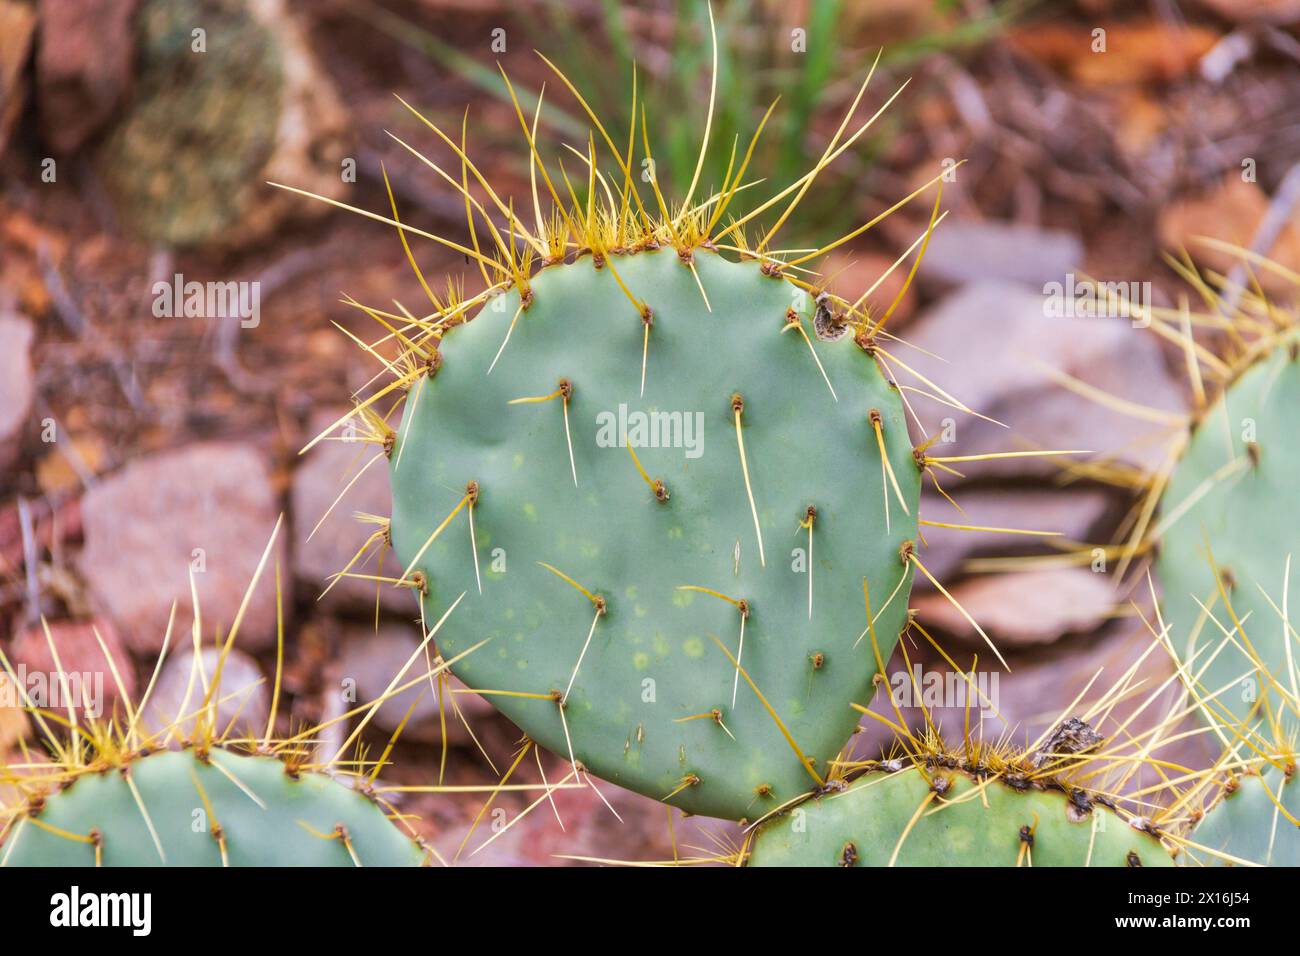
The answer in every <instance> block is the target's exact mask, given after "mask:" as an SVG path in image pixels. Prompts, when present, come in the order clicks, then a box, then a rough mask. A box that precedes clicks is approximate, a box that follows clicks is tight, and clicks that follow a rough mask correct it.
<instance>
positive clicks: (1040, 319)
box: [888, 282, 1186, 481]
mask: <svg viewBox="0 0 1300 956" xmlns="http://www.w3.org/2000/svg"><path fill="white" fill-rule="evenodd" d="M906 338H907V341H908V342H910V343H911V344H912V345H914V346H916V348H915V349H913V348H907V347H906V346H902V345H898V344H895V345H893V346H888V348H889V349H890V351H891V352H894V353H895V354H897V355H898V357H899V358H900V359H902V361H904V362H906V363H907V364H908V365H910V366H912V367H913V368H915V369H916V370H918V371H919V372H921V373H922V374H923V375H925V376H926V377H927V378H929V379H930V380H931V381H933V382H935V383H937V384H938V385H940V386H941V387H943V388H944V389H945V390H946V391H947V392H948V393H949V394H951V395H953V396H955V397H956V398H957V399H959V400H960V401H962V402H964V403H965V404H966V405H967V406H969V407H970V408H972V409H974V410H975V411H977V412H979V413H981V414H983V415H987V416H989V417H991V418H993V419H996V420H997V421H999V422H1002V423H1004V424H1005V425H1006V426H1008V427H1007V428H1003V427H1000V426H999V425H995V424H993V423H991V422H987V421H984V420H982V419H978V418H975V417H973V416H971V415H967V414H965V413H963V412H960V411H957V410H956V409H953V408H949V407H947V406H944V405H940V404H939V403H937V402H934V401H931V400H930V399H928V398H925V397H924V396H919V395H916V394H915V393H912V394H911V395H910V400H911V402H912V406H913V407H914V408H915V409H916V411H917V413H918V415H919V417H920V419H921V421H922V423H923V424H924V426H925V430H926V434H927V435H930V436H933V435H936V434H939V433H940V432H942V431H944V429H945V420H950V421H951V423H952V425H953V426H955V436H953V437H955V441H952V442H950V443H943V442H941V443H940V444H938V445H936V446H934V449H933V450H932V451H931V454H932V455H936V456H939V455H970V454H980V453H983V452H996V451H1032V450H1046V449H1081V450H1085V451H1092V452H1095V453H1097V454H1095V455H1094V456H1092V457H1094V458H1096V457H1100V456H1101V453H1103V452H1104V453H1105V454H1106V455H1109V456H1113V457H1114V458H1115V459H1117V460H1119V461H1121V462H1125V463H1128V464H1132V465H1138V466H1140V467H1142V468H1145V469H1153V468H1155V467H1156V466H1158V465H1159V464H1160V463H1161V462H1162V461H1163V460H1164V456H1165V453H1166V451H1165V450H1166V448H1167V446H1168V439H1169V437H1170V436H1171V435H1172V431H1171V428H1170V426H1169V425H1166V424H1163V423H1160V422H1155V421H1149V420H1144V419H1140V418H1135V417H1133V416H1131V415H1128V414H1125V413H1123V412H1120V411H1117V410H1113V409H1111V408H1107V407H1105V406H1103V405H1102V404H1100V403H1098V402H1097V401H1095V400H1093V399H1090V398H1085V397H1084V396H1082V395H1080V394H1078V393H1077V392H1075V391H1071V390H1070V389H1069V388H1067V387H1065V386H1064V385H1062V384H1060V383H1059V381H1058V379H1057V378H1055V377H1054V376H1053V372H1056V373H1065V374H1068V375H1070V376H1073V377H1074V378H1077V379H1080V380H1082V381H1084V382H1085V383H1087V384H1088V385H1091V386H1092V387H1093V388H1095V389H1098V390H1099V391H1100V392H1102V393H1105V394H1107V395H1110V396H1114V397H1118V398H1121V399H1125V400H1127V401H1129V402H1133V403H1136V404H1139V405H1145V406H1149V407H1151V408H1154V409H1157V410H1160V411H1164V412H1172V413H1175V414H1183V413H1184V412H1185V411H1186V396H1185V392H1184V390H1183V388H1182V386H1181V384H1180V383H1179V382H1178V381H1177V380H1176V379H1175V378H1174V377H1173V376H1172V375H1171V374H1170V372H1169V371H1168V369H1167V368H1166V367H1165V362H1164V358H1163V356H1162V354H1161V351H1160V345H1159V342H1158V340H1157V338H1156V336H1155V335H1153V334H1152V333H1151V332H1150V331H1149V330H1145V329H1139V328H1134V327H1133V325H1132V323H1131V321H1130V320H1128V319H1124V318H1079V317H1060V316H1049V314H1048V310H1047V308H1046V306H1045V297H1044V295H1043V294H1042V292H1041V290H1039V291H1030V290H1028V289H1026V288H1024V287H1022V286H1018V285H1014V284H1012V283H1007V282H980V283H976V284H974V285H969V286H966V287H965V288H963V289H960V290H958V291H956V292H954V293H952V294H951V295H949V296H947V297H946V298H944V299H943V300H942V301H940V302H938V303H937V304H936V305H934V306H933V307H931V308H930V309H929V310H928V311H927V312H926V314H925V315H923V316H921V317H920V318H918V319H917V320H916V321H915V323H914V324H913V325H912V326H911V327H910V328H909V329H908V335H907V337H906ZM927 351H928V352H931V353H934V354H935V355H937V356H941V358H935V357H933V356H932V355H927V354H925V352H927ZM945 358H946V359H947V361H945V360H944V359H945ZM896 373H897V374H898V376H899V378H900V379H901V380H902V381H903V382H904V383H908V382H910V381H911V379H910V376H908V375H907V373H905V372H903V371H901V370H896ZM915 384H917V386H918V387H921V388H926V386H924V385H923V384H921V383H915ZM1070 460H1072V461H1073V460H1078V461H1086V460H1088V456H1072V458H1071V459H1070ZM954 467H956V468H957V469H958V470H959V471H961V472H962V473H963V474H965V475H967V476H968V477H976V476H979V477H984V476H1007V475H1019V476H1026V475H1028V476H1051V475H1055V474H1059V473H1060V466H1059V464H1057V463H1054V462H1053V461H1052V460H1051V459H1048V458H1013V459H1002V460H996V461H983V462H963V463H961V464H957V465H955V466H954ZM950 481H951V479H950Z"/></svg>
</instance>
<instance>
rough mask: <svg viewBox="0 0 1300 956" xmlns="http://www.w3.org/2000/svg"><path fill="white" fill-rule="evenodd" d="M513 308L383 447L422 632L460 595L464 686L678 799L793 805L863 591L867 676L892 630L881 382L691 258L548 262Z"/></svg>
mask: <svg viewBox="0 0 1300 956" xmlns="http://www.w3.org/2000/svg"><path fill="white" fill-rule="evenodd" d="M615 270H617V272H615ZM620 286H623V287H626V288H627V289H628V290H630V291H631V292H632V294H633V295H634V296H636V297H637V298H639V299H641V300H642V301H643V302H644V304H645V307H646V310H645V313H644V317H643V316H642V315H638V313H637V312H636V311H635V310H634V309H632V308H631V306H630V305H629V302H628V299H627V297H626V296H625V293H624V291H623V288H621V287H620ZM525 302H526V306H525V308H523V310H522V312H519V314H518V318H517V321H514V323H513V325H514V327H513V329H512V328H511V326H512V317H513V316H515V314H516V312H517V311H518V310H519V308H520V297H519V293H518V292H517V290H514V289H512V290H510V291H507V292H504V293H502V294H501V296H500V297H499V299H498V300H496V301H494V302H493V303H489V304H488V305H487V306H485V307H484V308H483V310H482V311H481V312H480V313H479V314H478V316H477V317H475V318H474V319H473V320H472V321H470V322H468V323H466V324H464V325H462V326H456V327H454V328H452V329H450V331H449V332H448V334H447V335H446V337H445V339H444V340H443V341H442V343H441V346H440V349H439V364H438V368H437V371H436V376H434V377H431V378H430V379H429V380H428V381H427V382H426V383H425V384H424V387H423V389H422V393H421V394H420V397H419V400H418V403H417V402H411V403H409V404H408V406H407V411H406V413H405V418H404V419H403V421H402V423H401V425H400V427H399V428H398V430H397V436H396V439H395V446H394V447H393V449H392V455H391V459H390V474H391V478H392V486H393V503H394V504H393V519H392V541H393V546H394V549H395V550H396V553H397V556H398V559H399V561H400V562H401V564H402V566H403V567H404V568H406V569H407V572H408V573H409V574H410V575H413V576H414V575H419V576H420V578H419V580H420V581H421V583H422V586H423V590H424V593H423V596H422V601H423V605H424V616H425V618H426V620H427V621H430V622H431V621H435V620H437V619H439V618H440V617H442V616H443V615H444V613H445V612H446V611H447V609H448V608H449V606H450V605H451V604H452V603H453V602H454V601H456V600H457V598H458V597H459V596H461V595H464V596H465V597H464V600H463V604H462V606H460V607H459V608H458V609H457V610H456V612H455V613H454V614H452V615H451V616H450V617H449V618H448V620H447V621H446V622H445V623H444V624H443V625H442V626H441V627H440V629H439V631H438V635H437V641H438V646H439V650H440V651H441V653H442V654H443V655H444V657H448V658H451V657H452V656H453V655H458V654H461V653H462V652H464V651H466V650H467V649H469V648H470V647H471V646H473V645H475V644H477V643H478V642H480V641H482V640H484V639H488V640H490V642H491V643H489V644H488V645H486V646H484V647H482V648H481V649H480V650H478V651H476V652H475V653H472V654H469V655H468V656H466V657H465V658H464V659H463V661H461V662H459V663H457V664H455V665H454V666H453V669H454V670H456V672H457V673H458V675H459V676H460V677H461V679H462V680H464V681H465V682H466V683H468V684H469V685H470V686H471V687H476V688H485V689H488V690H490V691H501V692H503V693H499V694H495V695H493V696H491V698H490V699H492V700H493V701H494V703H496V704H497V706H498V707H500V709H501V710H502V711H504V712H505V713H506V714H507V715H508V716H509V717H510V718H511V719H513V720H514V721H515V722H517V723H518V724H519V726H520V727H522V728H523V729H524V730H525V732H526V733H527V734H528V735H529V736H530V737H532V738H533V739H535V740H537V741H538V742H539V743H541V744H542V745H544V746H546V747H548V748H550V749H551V750H553V751H555V752H558V753H562V754H563V753H571V754H572V755H573V757H574V758H576V760H577V761H579V762H580V763H581V764H583V765H585V766H586V767H587V768H588V769H589V770H591V772H593V773H595V774H597V775H598V776H601V777H604V778H605V779H608V780H611V781H613V782H615V783H618V784H621V785H623V786H626V787H629V788H630V789H633V790H637V791H640V792H642V793H645V794H648V795H650V796H653V797H656V798H664V797H668V796H669V795H671V799H670V801H669V802H671V803H673V804H674V805H676V806H679V807H681V808H682V809H684V810H687V811H690V812H693V813H702V814H707V815H712V816H722V817H731V818H740V817H744V816H747V815H757V814H759V813H762V812H764V811H765V810H767V809H770V808H771V807H773V806H776V805H777V803H779V802H780V801H782V800H785V799H788V798H790V797H793V796H795V795H796V794H798V793H801V792H803V791H805V790H807V789H808V787H809V786H810V785H813V784H814V782H815V781H814V776H816V775H820V774H824V773H825V772H826V762H827V761H828V760H830V759H831V758H833V757H834V756H835V754H836V753H837V752H838V750H839V749H840V747H841V746H842V745H843V744H844V742H845V741H846V740H847V739H848V737H849V736H850V734H851V733H852V731H853V728H854V726H855V725H856V723H857V721H858V715H857V713H856V712H855V711H853V710H852V709H851V708H850V707H849V703H850V702H851V701H865V700H868V699H869V698H870V697H871V694H872V676H873V674H874V673H875V672H876V660H875V657H874V654H873V650H872V646H871V643H870V640H869V637H870V636H869V635H867V636H864V634H865V632H866V631H867V627H866V613H865V608H864V600H863V582H864V579H865V581H866V583H867V586H868V590H869V594H870V596H871V599H872V601H873V603H874V605H875V607H874V613H875V614H876V615H877V617H876V620H875V633H876V635H877V636H878V640H879V651H880V654H881V655H882V657H883V659H888V657H889V655H890V653H891V651H892V650H893V647H894V644H895V642H896V640H897V635H898V633H899V630H900V628H901V627H902V625H903V622H904V618H905V614H906V609H907V595H908V590H909V586H910V580H911V568H910V566H909V560H908V559H909V548H910V544H909V542H910V541H911V540H912V539H914V538H915V535H916V512H917V507H916V506H917V500H918V496H919V484H920V469H919V468H918V465H917V462H916V460H915V459H914V457H913V453H912V445H911V442H910V440H909V438H908V434H907V428H906V424H905V422H904V409H903V404H902V402H901V400H900V397H899V393H898V391H897V389H896V388H895V387H894V386H893V384H892V383H891V382H889V381H887V380H886V378H885V376H884V375H883V374H882V373H881V370H880V368H879V367H878V366H877V364H876V362H874V361H873V360H872V358H871V356H870V355H869V354H868V353H867V352H865V351H864V349H863V348H862V347H860V346H859V345H858V344H856V343H855V340H854V337H853V336H852V335H845V336H841V337H840V338H839V339H838V340H836V341H817V340H815V339H814V338H813V336H812V335H808V336H807V338H805V335H807V333H808V332H811V330H812V328H813V323H812V319H813V317H814V316H813V311H814V308H815V306H814V304H813V302H812V299H811V297H810V296H808V295H806V294H805V293H804V292H803V290H801V289H799V288H798V287H796V286H794V285H792V284H791V283H790V282H788V281H786V280H785V279H784V278H782V277H781V276H779V275H775V274H768V270H764V269H763V268H762V267H761V265H760V263H759V262H758V261H754V260H751V261H729V260H728V259H726V258H724V257H723V256H721V255H719V254H718V253H716V252H714V251H712V250H708V249H697V250H696V251H695V254H694V255H693V257H692V259H691V261H690V262H687V261H684V260H683V258H682V257H680V256H679V255H678V254H676V253H675V252H674V251H673V250H672V249H659V250H657V251H656V250H649V249H647V250H642V251H638V252H636V253H634V254H632V253H628V254H624V255H619V256H615V257H611V258H610V259H609V260H608V261H607V263H606V264H604V265H603V266H602V265H601V264H600V263H597V262H593V261H592V260H591V259H590V258H587V259H585V260H579V261H576V262H572V263H568V264H555V265H550V266H547V267H546V268H543V269H542V270H541V271H540V272H539V273H538V274H537V275H535V276H534V277H532V279H531V280H530V282H529V287H528V292H527V298H526V300H525ZM796 326H797V327H796ZM804 330H807V331H804ZM507 336H508V340H507ZM503 343H504V345H503ZM814 350H815V353H814ZM643 359H644V361H645V380H644V390H642V362H643ZM494 363H495V364H494ZM521 399H524V400H525V401H520V400H521ZM530 399H535V400H530ZM877 431H879V432H880V434H881V436H882V438H883V441H878V440H877ZM882 447H883V449H884V450H885V452H886V454H887V455H888V458H889V469H887V470H886V469H882V464H881V448H882ZM891 471H892V475H893V481H896V482H897V488H894V487H892V486H891V484H892V482H891V479H890V478H889V477H888V475H889V472H891ZM896 496H897V497H896ZM900 502H901V504H900ZM462 505H468V508H462ZM886 508H888V509H889V510H890V512H891V514H890V517H889V519H888V521H887V519H886ZM458 510H459V511H460V513H459V514H457V515H456V517H455V518H453V519H452V520H453V522H458V523H459V526H456V524H452V525H447V524H446V521H447V518H448V516H449V515H452V514H453V513H456V512H457V511H458ZM471 515H472V522H473V524H472V528H473V529H474V541H473V546H471V541H470V530H469V529H470V527H471V524H470V520H471ZM900 549H901V550H900ZM742 628H743V631H742ZM716 641H720V642H721V646H719V645H718V644H717V643H715V642H716ZM733 660H734V661H738V663H739V665H740V667H742V668H743V669H744V671H745V673H746V674H747V675H748V678H746V677H744V676H741V675H740V674H739V673H738V671H737V668H736V666H735V664H734V663H733ZM750 680H752V682H753V685H754V687H756V688H757V689H758V691H759V692H761V694H762V697H760V696H758V694H757V693H756V692H755V691H754V690H753V689H751V687H750V686H749V681H750ZM516 694H521V695H524V696H512V695H516ZM764 698H765V699H764ZM769 705H770V708H771V710H769ZM772 711H775V714H777V715H779V721H778V720H777V719H774V717H773V713H772ZM782 724H784V726H782ZM791 740H792V741H794V742H796V743H797V747H798V750H799V751H800V752H801V754H802V756H803V757H806V758H807V765H802V760H801V754H800V752H796V750H795V749H793V748H792V747H791V746H790V745H789V744H790V741H791Z"/></svg>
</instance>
